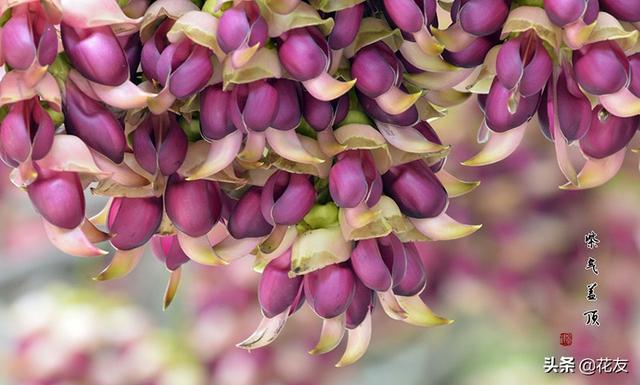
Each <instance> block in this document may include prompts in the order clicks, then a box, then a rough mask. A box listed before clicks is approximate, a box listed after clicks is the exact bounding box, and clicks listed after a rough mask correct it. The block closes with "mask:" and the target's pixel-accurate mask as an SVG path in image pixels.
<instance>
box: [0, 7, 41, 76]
mask: <svg viewBox="0 0 640 385" xmlns="http://www.w3.org/2000/svg"><path fill="white" fill-rule="evenodd" d="M2 53H3V55H4V60H5V61H6V62H7V64H9V65H10V66H11V68H14V69H17V70H26V69H27V68H29V66H31V64H32V63H33V61H34V60H35V58H36V45H35V42H34V41H33V34H32V32H31V26H30V25H29V18H28V14H27V13H24V14H19V15H13V16H12V17H11V18H9V21H7V23H6V24H5V25H4V26H3V27H2Z"/></svg>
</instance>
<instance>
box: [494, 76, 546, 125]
mask: <svg viewBox="0 0 640 385" xmlns="http://www.w3.org/2000/svg"><path fill="white" fill-rule="evenodd" d="M510 98H511V92H509V90H508V89H506V88H504V86H502V84H501V83H500V82H499V81H498V80H497V79H494V81H493V84H492V85H491V89H490V90H489V94H488V95H487V98H486V104H485V114H486V119H487V125H488V126H489V128H490V129H492V130H493V131H496V132H504V131H508V130H510V129H512V128H515V127H518V126H520V125H521V124H523V123H525V122H526V121H527V120H529V119H530V118H531V117H532V116H533V114H534V113H535V112H536V109H537V107H538V102H539V100H540V94H536V95H532V96H528V97H524V96H523V97H520V100H519V101H518V105H517V107H516V110H515V111H514V112H513V113H511V112H510V111H509V99H510Z"/></svg>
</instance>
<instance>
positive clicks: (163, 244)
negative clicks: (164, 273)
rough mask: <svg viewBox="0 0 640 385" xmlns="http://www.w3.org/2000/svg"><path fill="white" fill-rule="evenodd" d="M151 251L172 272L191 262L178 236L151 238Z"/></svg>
mask: <svg viewBox="0 0 640 385" xmlns="http://www.w3.org/2000/svg"><path fill="white" fill-rule="evenodd" d="M151 250H152V251H153V255H155V257H156V258H158V260H160V261H161V262H162V263H164V265H165V266H166V267H167V269H168V270H170V271H175V270H177V269H179V268H180V266H182V265H183V264H185V263H187V262H189V257H188V256H187V255H186V254H185V253H184V251H183V250H182V248H181V247H180V243H179V242H178V237H177V236H176V235H155V236H153V237H152V238H151Z"/></svg>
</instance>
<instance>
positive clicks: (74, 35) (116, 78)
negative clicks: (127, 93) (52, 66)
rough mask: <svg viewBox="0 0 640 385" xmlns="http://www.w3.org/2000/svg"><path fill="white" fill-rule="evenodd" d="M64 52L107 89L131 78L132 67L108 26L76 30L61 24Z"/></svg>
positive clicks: (84, 74)
mask: <svg viewBox="0 0 640 385" xmlns="http://www.w3.org/2000/svg"><path fill="white" fill-rule="evenodd" d="M60 28H61V32H62V43H63V44H64V50H65V52H66V54H67V55H68V56H69V59H70V60H71V63H72V64H73V66H74V67H75V69H77V70H78V72H80V73H81V74H82V75H83V76H84V77H86V78H87V79H89V80H92V81H94V82H96V83H100V84H104V85H107V86H117V85H120V84H122V83H124V82H125V81H126V80H127V79H129V64H128V63H127V57H126V55H125V54H124V51H123V50H122V47H120V43H119V42H118V38H116V35H115V34H114V33H113V31H112V30H111V28H109V27H96V28H87V29H76V28H73V27H71V26H69V25H68V24H65V23H62V24H61V25H60Z"/></svg>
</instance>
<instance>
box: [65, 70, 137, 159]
mask: <svg viewBox="0 0 640 385" xmlns="http://www.w3.org/2000/svg"><path fill="white" fill-rule="evenodd" d="M63 106H64V111H65V118H66V120H65V127H66V129H67V132H68V133H70V134H72V135H75V136H77V137H79V138H80V139H82V140H83V141H84V142H85V143H86V144H87V145H88V146H89V147H91V148H93V149H94V150H96V151H98V152H99V153H101V154H103V155H104V156H106V157H107V158H109V159H111V160H112V161H113V162H115V163H120V162H122V159H123V158H124V151H125V149H126V147H127V144H126V140H125V137H124V129H123V128H122V126H121V125H120V122H118V120H116V118H115V117H114V116H113V114H112V113H111V111H109V110H108V109H107V108H106V107H105V106H103V105H102V104H100V103H98V102H96V101H95V100H93V99H91V98H89V97H88V96H87V95H85V94H84V93H83V92H82V91H81V90H80V88H78V87H77V86H76V85H75V84H74V83H73V82H72V81H71V80H67V82H66V86H65V98H64V105H63Z"/></svg>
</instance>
